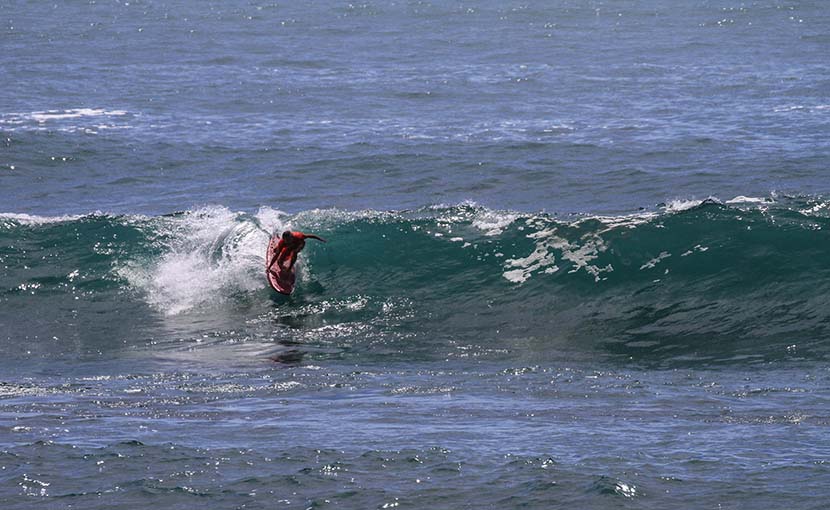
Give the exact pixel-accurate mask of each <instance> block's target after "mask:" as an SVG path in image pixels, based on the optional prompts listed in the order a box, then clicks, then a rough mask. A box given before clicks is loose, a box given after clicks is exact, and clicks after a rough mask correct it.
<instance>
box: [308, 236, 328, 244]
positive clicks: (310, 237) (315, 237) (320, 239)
mask: <svg viewBox="0 0 830 510" xmlns="http://www.w3.org/2000/svg"><path fill="white" fill-rule="evenodd" d="M303 237H304V238H305V239H316V240H318V241H323V242H324V243H325V242H326V240H325V239H323V238H322V237H320V236H316V235H314V234H303Z"/></svg>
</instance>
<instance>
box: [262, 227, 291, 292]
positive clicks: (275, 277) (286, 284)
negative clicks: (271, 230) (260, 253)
mask: <svg viewBox="0 0 830 510" xmlns="http://www.w3.org/2000/svg"><path fill="white" fill-rule="evenodd" d="M279 242H280V238H279V236H274V237H272V238H271V241H270V242H269V243H268V250H266V252H265V276H266V278H268V284H269V285H270V286H271V288H272V289H274V290H275V291H277V292H279V293H280V294H285V295H286V296H287V295H289V294H291V293H292V292H294V280H295V278H296V275H295V274H294V269H293V268H292V269H291V270H285V269H283V268H281V267H280V266H279V265H277V264H274V266H273V267H272V268H271V270H270V271H269V270H268V263H269V262H271V258H272V257H273V256H274V253H275V252H276V251H277V245H278V244H279Z"/></svg>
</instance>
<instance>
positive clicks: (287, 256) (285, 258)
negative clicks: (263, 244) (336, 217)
mask: <svg viewBox="0 0 830 510" xmlns="http://www.w3.org/2000/svg"><path fill="white" fill-rule="evenodd" d="M306 239H316V240H318V241H323V242H324V243H325V242H326V240H325V239H323V238H322V237H319V236H316V235H314V234H303V233H302V232H293V231H290V230H286V231H285V232H283V233H282V237H280V241H279V243H277V249H276V250H274V258H273V259H272V260H271V261H270V262H269V263H268V270H269V271H270V270H271V266H273V265H274V263H275V262H276V263H277V264H278V265H279V266H280V268H282V269H284V270H291V269H292V268H293V267H294V264H295V263H296V262H297V255H298V254H299V253H300V252H301V251H302V249H303V248H305V240H306ZM286 262H287V264H286Z"/></svg>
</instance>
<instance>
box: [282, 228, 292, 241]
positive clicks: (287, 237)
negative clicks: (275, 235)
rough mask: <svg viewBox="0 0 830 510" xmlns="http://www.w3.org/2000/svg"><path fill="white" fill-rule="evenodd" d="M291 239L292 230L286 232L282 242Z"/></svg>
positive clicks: (283, 234)
mask: <svg viewBox="0 0 830 510" xmlns="http://www.w3.org/2000/svg"><path fill="white" fill-rule="evenodd" d="M291 237H292V236H291V231H290V230H286V231H285V232H283V233H282V240H283V241H290V240H291Z"/></svg>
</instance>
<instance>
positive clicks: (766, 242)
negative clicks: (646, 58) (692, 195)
mask: <svg viewBox="0 0 830 510" xmlns="http://www.w3.org/2000/svg"><path fill="white" fill-rule="evenodd" d="M284 228H296V229H300V230H305V231H309V232H314V233H317V234H319V235H322V236H324V237H327V238H328V239H329V242H328V243H327V244H321V243H315V242H309V243H308V245H307V248H306V250H305V251H304V252H303V255H302V258H301V265H300V269H299V278H298V289H297V291H296V292H295V294H294V295H293V296H291V297H290V298H282V297H279V296H277V295H276V294H275V293H273V292H272V291H271V290H270V289H268V288H267V284H266V282H265V279H264V275H263V265H264V252H265V247H266V245H267V242H268V237H269V235H270V234H271V233H272V232H279V231H281V230H282V229H284ZM828 229H830V203H828V202H826V201H823V200H821V199H817V198H806V197H796V198H786V197H773V198H766V199H751V198H745V197H739V198H738V199H735V200H732V201H729V202H726V203H721V202H718V201H714V200H707V201H702V202H700V201H697V202H685V203H684V202H677V203H673V204H668V205H666V206H664V207H662V208H661V209H660V210H657V211H649V212H643V213H641V214H636V215H629V216H616V217H597V216H578V217H569V218H560V217H557V216H555V215H549V214H544V213H538V214H526V213H519V212H510V211H494V210H490V209H486V208H482V207H478V206H476V205H474V204H461V205H458V206H454V207H445V206H434V207H428V208H422V209H418V210H412V211H397V212H382V211H360V212H349V211H341V210H314V211H305V212H302V213H299V214H296V215H288V214H285V213H282V212H280V211H277V210H274V209H269V208H263V209H260V210H259V211H257V212H256V213H254V214H249V213H241V212H233V211H230V210H228V209H227V208H223V207H207V208H203V209H198V210H193V211H187V212H183V213H177V214H173V215H167V216H160V217H145V216H112V215H107V214H91V215H84V216H67V217H56V218H44V217H34V216H27V215H19V214H4V215H0V265H2V267H3V268H4V270H3V272H2V277H1V278H0V301H2V303H3V307H2V311H0V319H2V322H4V323H8V324H11V327H10V328H9V333H8V334H7V335H4V336H6V338H2V337H0V342H2V343H4V344H7V345H6V351H7V352H9V353H10V355H12V356H14V355H18V356H27V355H28V356H31V355H37V356H45V357H50V356H53V355H62V356H65V355H67V354H70V355H72V354H75V355H78V356H87V355H102V354H104V355H106V354H112V353H117V352H123V351H125V350H127V351H129V350H134V349H139V350H143V349H144V348H145V347H146V348H148V349H150V350H151V351H152V350H153V349H162V348H167V347H169V346H171V345H175V344H176V342H179V343H181V342H184V343H185V344H186V345H188V346H190V347H192V346H193V345H195V343H199V342H203V341H208V342H210V341H213V342H214V343H234V342H262V343H268V342H274V341H283V340H289V341H291V342H298V343H301V344H303V345H305V346H307V347H309V348H312V349H317V351H316V352H317V353H318V355H320V356H337V357H343V356H385V357H389V358H398V357H400V358H401V359H413V358H425V359H430V358H433V357H440V358H442V359H443V358H447V357H453V356H455V357H470V358H481V359H488V358H492V357H516V358H528V359H539V358H542V359H544V358H560V357H577V358H582V357H595V356H607V357H611V358H615V357H620V358H621V359H625V360H634V361H639V362H644V363H650V362H657V363H696V362H754V361H768V360H775V359H824V358H826V357H827V355H828V347H830V342H828V341H827V340H826V338H827V336H828V331H829V330H830V327H829V326H830V307H828V305H827V298H826V296H827V294H828V287H829V286H830V278H828V277H829V276H830V259H828V258H827V257H826V254H827V253H828V251H830V235H828ZM205 339H207V340H205Z"/></svg>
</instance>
